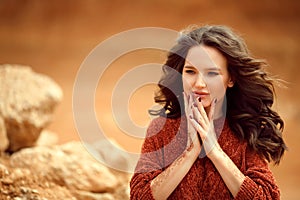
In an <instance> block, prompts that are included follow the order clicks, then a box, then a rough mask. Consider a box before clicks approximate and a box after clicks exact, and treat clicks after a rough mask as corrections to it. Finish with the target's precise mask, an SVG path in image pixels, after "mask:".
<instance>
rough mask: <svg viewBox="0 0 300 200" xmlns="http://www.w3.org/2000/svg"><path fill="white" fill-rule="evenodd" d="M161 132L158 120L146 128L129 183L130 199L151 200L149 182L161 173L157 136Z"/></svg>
mask: <svg viewBox="0 0 300 200" xmlns="http://www.w3.org/2000/svg"><path fill="white" fill-rule="evenodd" d="M160 130H161V124H160V121H159V120H154V121H152V122H151V124H150V125H149V127H148V130H147V135H146V138H145V141H144V143H143V146H142V150H141V155H140V158H139V160H138V163H137V165H136V168H135V173H134V174H133V176H132V178H131V181H130V199H132V200H137V199H145V200H153V199H154V198H153V195H152V191H151V188H150V184H151V181H152V180H153V179H154V178H155V177H156V176H157V175H158V174H160V173H161V172H162V166H163V156H162V153H163V150H162V149H161V146H162V144H160V142H159V139H158V137H157V134H159V132H160Z"/></svg>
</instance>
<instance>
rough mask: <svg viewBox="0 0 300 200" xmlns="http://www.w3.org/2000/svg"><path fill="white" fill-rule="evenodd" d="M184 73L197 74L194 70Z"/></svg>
mask: <svg viewBox="0 0 300 200" xmlns="http://www.w3.org/2000/svg"><path fill="white" fill-rule="evenodd" d="M184 72H185V73H187V74H195V73H196V72H195V71H194V70H191V69H187V70H184Z"/></svg>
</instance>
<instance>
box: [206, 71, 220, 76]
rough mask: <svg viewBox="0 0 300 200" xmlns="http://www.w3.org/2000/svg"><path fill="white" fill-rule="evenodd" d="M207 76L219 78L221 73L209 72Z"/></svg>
mask: <svg viewBox="0 0 300 200" xmlns="http://www.w3.org/2000/svg"><path fill="white" fill-rule="evenodd" d="M207 75H208V76H217V75H219V72H215V71H212V72H207Z"/></svg>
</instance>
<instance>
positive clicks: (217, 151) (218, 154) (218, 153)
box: [207, 144, 224, 161]
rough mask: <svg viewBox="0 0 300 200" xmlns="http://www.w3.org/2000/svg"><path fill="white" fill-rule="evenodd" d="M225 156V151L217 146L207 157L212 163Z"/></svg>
mask: <svg viewBox="0 0 300 200" xmlns="http://www.w3.org/2000/svg"><path fill="white" fill-rule="evenodd" d="M223 154H224V151H223V150H222V148H221V147H220V145H219V144H216V145H215V146H214V148H212V150H211V151H210V152H209V153H208V154H207V157H208V158H209V159H210V160H211V161H214V160H217V159H219V158H221V157H222V155H223Z"/></svg>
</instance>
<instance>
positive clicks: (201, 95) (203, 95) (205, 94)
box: [193, 92, 209, 97]
mask: <svg viewBox="0 0 300 200" xmlns="http://www.w3.org/2000/svg"><path fill="white" fill-rule="evenodd" d="M193 93H194V95H195V96H196V97H206V96H208V95H209V93H208V92H193Z"/></svg>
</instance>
